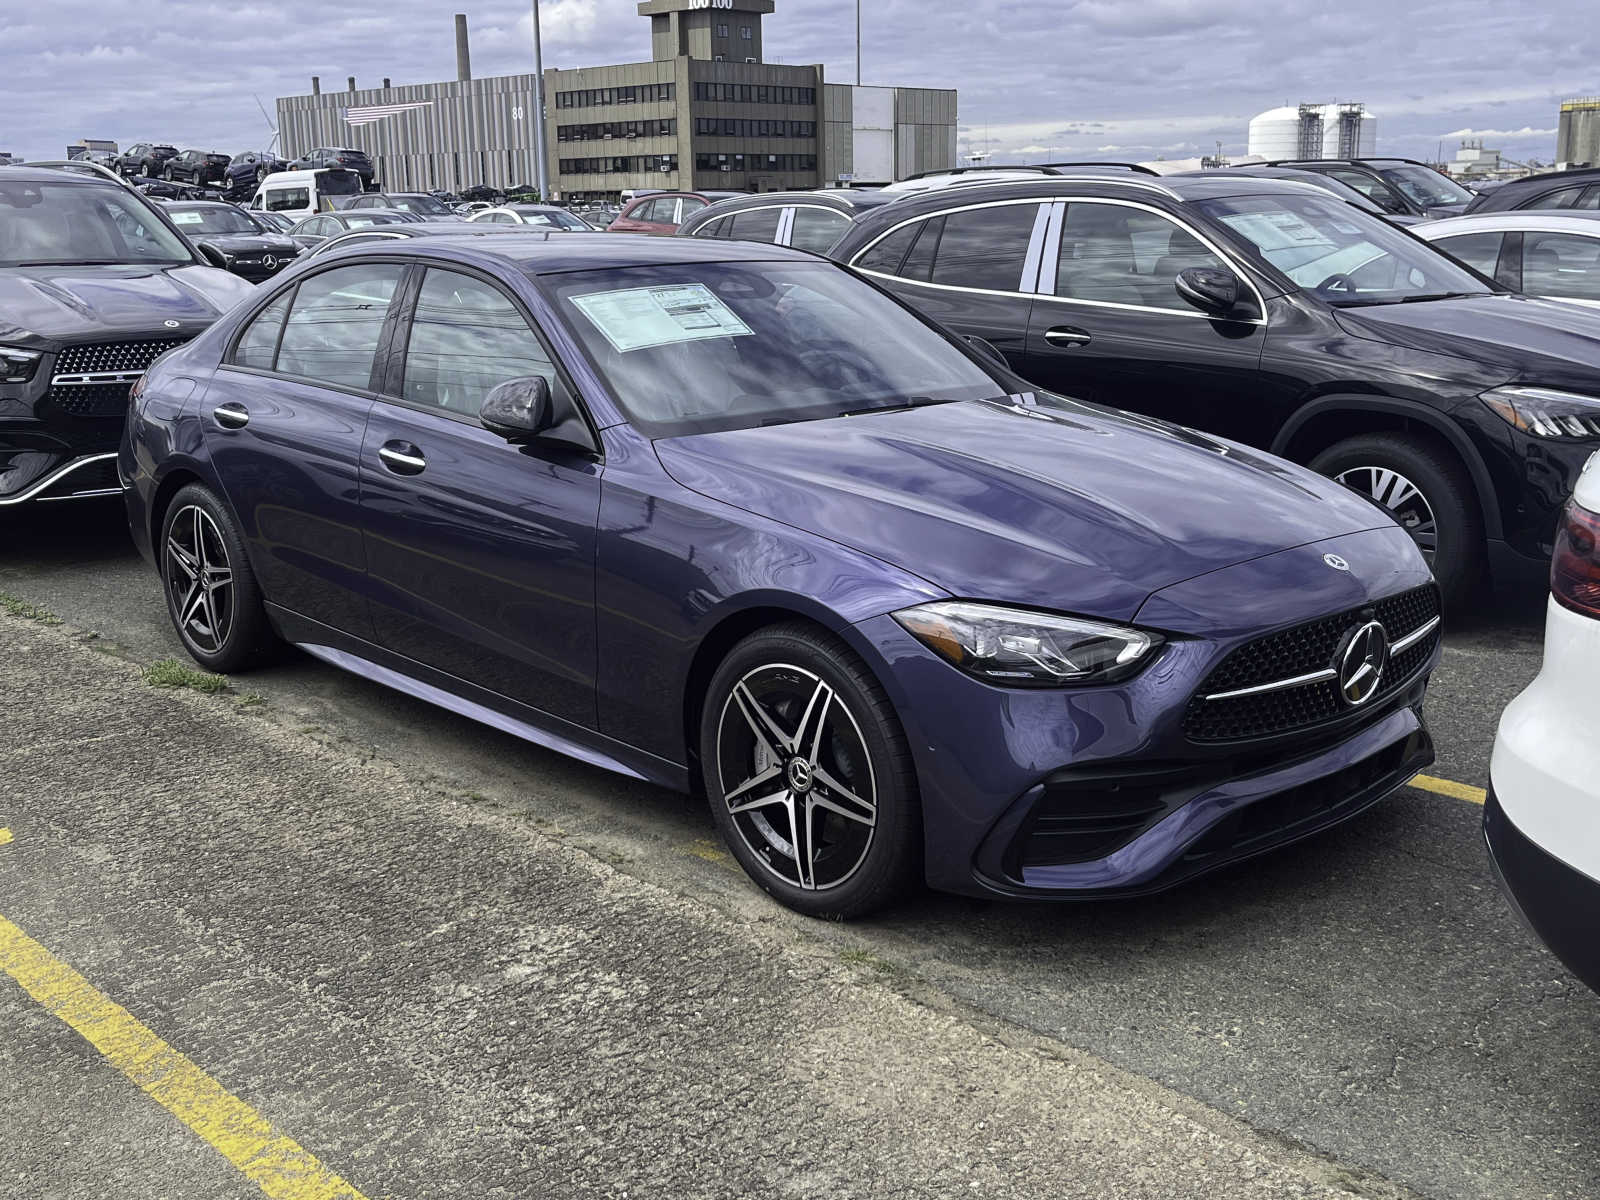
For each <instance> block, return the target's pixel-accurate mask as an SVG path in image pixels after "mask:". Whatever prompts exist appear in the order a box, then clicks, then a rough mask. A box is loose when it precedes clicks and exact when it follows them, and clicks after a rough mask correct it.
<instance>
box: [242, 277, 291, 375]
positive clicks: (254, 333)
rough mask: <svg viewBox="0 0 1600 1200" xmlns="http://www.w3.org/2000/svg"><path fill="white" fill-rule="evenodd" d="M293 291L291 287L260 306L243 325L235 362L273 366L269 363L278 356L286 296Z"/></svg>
mask: <svg viewBox="0 0 1600 1200" xmlns="http://www.w3.org/2000/svg"><path fill="white" fill-rule="evenodd" d="M293 295H294V289H293V288H290V289H289V290H288V291H286V292H284V294H283V295H281V296H279V297H278V298H277V299H276V300H274V301H273V302H272V303H271V304H269V305H267V306H266V307H265V308H264V309H262V310H261V311H260V313H258V314H257V315H256V319H255V320H253V321H251V322H250V324H249V325H247V326H245V331H244V333H243V334H241V335H240V337H239V344H238V345H237V346H236V347H234V351H233V361H234V362H235V363H237V364H238V365H239V366H241V367H256V368H259V369H260V370H263V371H270V370H272V364H273V362H274V361H275V360H276V359H277V357H278V335H279V334H280V333H282V332H283V318H284V317H285V316H286V315H287V314H288V312H289V300H290V298H291V297H292V296H293Z"/></svg>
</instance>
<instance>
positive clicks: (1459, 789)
mask: <svg viewBox="0 0 1600 1200" xmlns="http://www.w3.org/2000/svg"><path fill="white" fill-rule="evenodd" d="M1411 786H1412V787H1414V788H1421V789H1422V790H1423V791H1425V792H1436V793H1437V794H1438V795H1441V796H1449V797H1451V798H1452V799H1454V800H1465V801H1466V802H1467V803H1468V804H1482V803H1483V802H1484V800H1485V799H1487V797H1488V793H1487V792H1485V791H1484V790H1483V789H1482V788H1479V787H1473V786H1472V785H1471V784H1470V783H1457V782H1456V781H1455V780H1454V779H1435V778H1434V777H1433V776H1432V775H1418V776H1417V777H1416V778H1415V779H1413V780H1412V781H1411Z"/></svg>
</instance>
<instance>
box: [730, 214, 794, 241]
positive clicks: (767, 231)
mask: <svg viewBox="0 0 1600 1200" xmlns="http://www.w3.org/2000/svg"><path fill="white" fill-rule="evenodd" d="M782 216H783V209H782V208H752V209H750V210H748V211H746V212H739V213H734V214H733V217H732V218H731V220H732V222H733V230H732V232H730V233H729V234H728V236H729V237H731V238H735V239H737V240H738V241H741V242H775V241H777V240H778V219H779V218H780V217H782Z"/></svg>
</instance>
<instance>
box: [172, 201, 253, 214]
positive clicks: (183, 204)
mask: <svg viewBox="0 0 1600 1200" xmlns="http://www.w3.org/2000/svg"><path fill="white" fill-rule="evenodd" d="M160 202H161V203H162V204H164V205H165V206H166V207H168V208H226V209H229V210H231V211H232V212H243V211H244V209H242V208H240V207H239V206H238V205H237V204H229V203H228V202H227V201H226V200H161V201H160Z"/></svg>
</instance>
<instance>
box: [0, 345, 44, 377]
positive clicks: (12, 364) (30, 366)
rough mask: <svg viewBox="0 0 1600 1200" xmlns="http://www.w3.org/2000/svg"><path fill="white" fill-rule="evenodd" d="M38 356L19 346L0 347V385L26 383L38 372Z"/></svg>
mask: <svg viewBox="0 0 1600 1200" xmlns="http://www.w3.org/2000/svg"><path fill="white" fill-rule="evenodd" d="M40 357H41V356H40V354H39V352H38V351H37V350H24V349H22V348H21V347H20V346H0V383H27V382H28V380H30V379H32V378H33V373H34V371H36V370H38V367H39V359H40Z"/></svg>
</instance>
